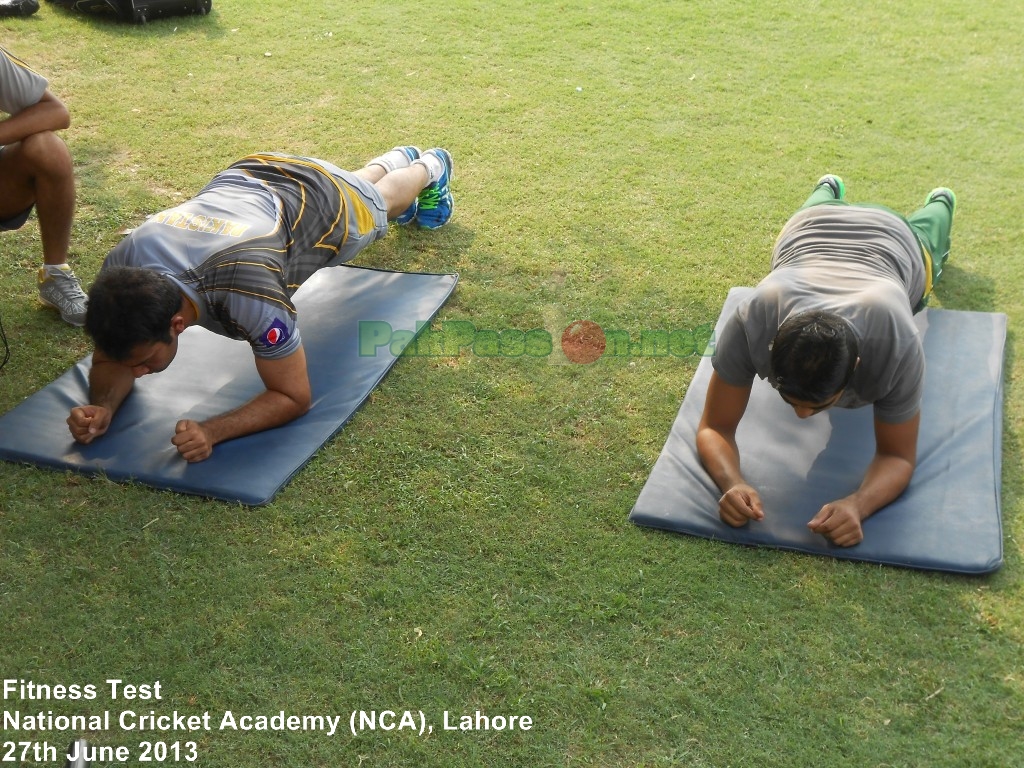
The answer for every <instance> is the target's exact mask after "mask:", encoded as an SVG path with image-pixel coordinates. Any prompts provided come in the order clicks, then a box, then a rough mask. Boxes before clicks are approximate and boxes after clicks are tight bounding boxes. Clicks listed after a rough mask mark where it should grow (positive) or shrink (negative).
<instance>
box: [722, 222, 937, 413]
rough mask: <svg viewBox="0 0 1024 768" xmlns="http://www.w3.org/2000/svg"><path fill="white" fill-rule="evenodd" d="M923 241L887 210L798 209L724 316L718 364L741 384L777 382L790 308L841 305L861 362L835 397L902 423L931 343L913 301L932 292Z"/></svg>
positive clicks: (917, 394)
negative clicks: (766, 264) (749, 286)
mask: <svg viewBox="0 0 1024 768" xmlns="http://www.w3.org/2000/svg"><path fill="white" fill-rule="evenodd" d="M924 274H925V273H924V262H923V254H922V252H921V248H920V245H919V244H918V243H917V240H916V237H915V236H914V234H913V232H912V231H911V230H910V227H909V226H908V225H907V224H906V222H905V221H904V220H903V219H902V218H901V217H900V216H898V215H897V214H895V213H893V212H891V211H888V210H886V209H883V208H876V207H868V206H853V205H820V206H814V207H812V208H807V209H804V210H802V211H800V212H799V213H797V214H796V215H795V216H794V217H793V218H792V219H790V221H789V222H788V223H787V224H786V226H785V227H784V228H783V230H782V233H781V234H780V235H779V238H778V240H777V242H776V244H775V250H774V253H773V257H772V271H771V272H770V273H769V274H768V276H767V277H765V278H764V280H762V281H761V282H760V283H759V284H758V285H757V287H756V288H755V289H754V291H753V292H752V294H751V295H750V296H748V297H747V298H746V299H745V300H744V301H743V302H742V303H741V305H740V306H739V307H737V309H736V311H735V312H734V313H733V314H732V315H731V316H730V317H728V318H727V319H726V321H725V324H724V327H723V329H722V333H721V334H720V336H719V337H718V339H717V340H716V348H715V355H714V358H713V360H712V363H713V365H714V368H715V370H716V371H717V372H718V375H719V376H721V377H722V379H724V380H725V381H726V382H727V383H729V384H732V385H733V386H749V385H750V384H751V383H752V382H753V379H754V376H759V377H760V378H762V379H767V380H768V381H769V382H771V383H774V381H773V377H772V372H771V365H770V355H771V350H770V349H769V345H770V344H771V341H772V339H774V338H775V334H776V333H777V331H778V329H779V326H780V325H782V323H784V322H785V321H786V320H787V319H788V318H789V317H790V316H792V315H795V314H798V313H800V312H806V311H810V310H824V311H829V312H834V313H835V314H837V315H839V316H840V317H843V318H844V319H846V320H847V321H848V322H849V323H850V324H851V325H852V326H853V329H854V332H855V333H856V335H857V340H858V344H859V347H860V364H859V365H858V367H857V370H856V371H855V372H854V375H853V379H852V380H851V382H850V384H849V386H847V388H846V390H845V392H844V393H843V395H842V397H841V398H840V400H839V401H838V402H837V403H836V405H837V406H838V407H840V408H859V407H861V406H864V405H869V404H870V405H873V406H874V413H875V416H876V418H878V419H879V420H880V421H884V422H887V423H900V422H903V421H906V420H907V419H910V418H912V417H913V416H914V414H915V413H917V411H918V409H919V407H920V402H921V392H922V389H923V385H924V369H925V363H924V349H923V347H922V345H921V339H920V335H919V333H918V331H917V326H916V325H915V324H914V320H913V310H912V307H913V306H915V305H916V304H917V303H918V302H919V301H920V299H921V295H922V294H923V292H924V280H925V277H924Z"/></svg>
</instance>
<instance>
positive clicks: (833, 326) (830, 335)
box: [771, 311, 859, 412]
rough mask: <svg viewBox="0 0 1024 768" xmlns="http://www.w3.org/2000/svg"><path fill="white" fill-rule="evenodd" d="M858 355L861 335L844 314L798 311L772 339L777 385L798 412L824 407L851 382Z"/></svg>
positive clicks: (773, 371) (772, 360)
mask: <svg viewBox="0 0 1024 768" xmlns="http://www.w3.org/2000/svg"><path fill="white" fill-rule="evenodd" d="M857 355H858V346H857V336H856V334H854V332H853V327H852V326H851V325H850V324H849V323H848V322H847V321H846V320H844V319H843V318H841V317H839V316H838V315H835V314H832V313H831V312H822V311H811V312H802V313H800V314H798V315H794V316H793V317H790V318H789V319H788V320H786V322H784V323H783V324H782V326H781V327H780V328H779V331H778V333H776V334H775V339H774V340H773V341H772V346H771V368H772V376H773V377H774V379H775V388H776V389H777V390H778V391H779V394H780V395H782V398H783V399H784V400H786V402H788V403H789V404H790V405H793V406H794V407H795V408H797V410H798V412H799V411H800V410H801V408H802V409H803V410H805V411H807V410H810V411H811V412H817V411H819V410H824V408H827V407H828V406H830V405H833V404H834V403H835V401H836V400H837V399H838V396H839V394H840V393H841V392H842V391H843V390H844V389H845V388H846V385H847V384H849V382H850V379H851V378H852V377H853V371H854V369H855V368H856V367H857V361H858V359H859V358H858V357H857Z"/></svg>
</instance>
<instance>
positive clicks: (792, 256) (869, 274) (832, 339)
mask: <svg viewBox="0 0 1024 768" xmlns="http://www.w3.org/2000/svg"><path fill="white" fill-rule="evenodd" d="M844 197H845V188H844V185H843V182H842V179H840V178H839V177H838V176H834V175H831V174H830V175H826V176H824V177H822V178H821V179H820V180H819V181H818V184H817V185H816V186H815V188H814V191H813V193H812V194H811V196H810V197H809V198H808V199H807V202H806V203H804V205H803V207H801V209H800V210H799V211H798V212H797V213H796V214H795V215H794V216H793V217H792V218H791V219H790V220H789V221H788V222H787V223H786V225H785V226H784V227H783V229H782V232H781V233H780V234H779V237H778V240H777V241H776V243H775V248H774V251H773V254H772V265H771V272H770V273H769V274H768V276H767V277H765V278H764V280H762V281H761V282H760V283H759V284H758V285H757V287H756V288H755V289H754V290H753V292H752V293H751V295H750V296H749V297H747V298H746V299H744V301H743V302H742V304H741V305H740V306H739V307H738V308H737V309H736V310H735V312H733V313H732V314H731V316H729V317H728V318H726V321H725V324H724V326H723V328H722V333H721V335H720V336H719V338H718V340H717V345H716V350H715V355H714V357H713V359H712V364H713V367H714V370H713V372H712V374H711V381H710V383H709V384H708V391H707V399H706V401H705V404H704V413H703V415H702V417H701V421H700V425H699V427H698V429H697V452H698V454H699V455H700V459H701V462H702V463H703V464H704V467H705V469H706V470H707V471H708V474H710V475H711V477H712V479H713V480H714V481H715V484H716V485H717V486H718V487H719V489H720V490H721V491H722V494H723V495H722V497H721V499H720V500H719V505H718V512H719V516H720V517H721V518H722V520H723V522H725V523H728V524H729V525H731V526H734V527H739V526H743V525H746V524H747V523H748V522H749V521H751V520H755V521H757V520H762V519H763V518H764V515H765V511H764V509H763V506H762V503H761V498H760V496H759V495H758V492H757V490H756V489H754V488H752V487H751V486H750V485H748V484H747V482H746V481H745V480H744V478H743V474H742V473H741V471H740V455H739V450H738V448H737V445H736V428H737V427H738V426H739V423H740V419H741V418H742V417H743V414H744V411H745V410H746V406H747V402H748V399H749V397H750V389H751V386H752V384H753V381H754V376H759V377H761V378H762V379H767V380H768V382H769V383H770V384H771V385H772V386H773V387H774V388H775V389H776V390H777V391H778V392H779V395H781V397H782V399H783V400H784V401H786V403H788V404H789V405H790V406H792V408H793V410H794V411H795V412H796V415H797V416H799V417H800V418H802V419H803V418H808V417H810V416H813V415H814V414H816V413H820V412H822V411H824V410H827V409H828V408H831V407H833V406H835V407H839V408H858V407H860V406H863V405H869V404H870V405H872V406H873V409H874V430H875V455H874V458H873V460H872V461H871V463H870V464H869V466H868V469H867V471H866V473H865V475H864V479H863V481H862V482H861V485H860V487H859V488H858V489H857V490H856V491H855V492H853V493H852V494H850V495H849V496H847V497H845V498H842V499H837V500H835V501H832V502H830V503H828V504H826V505H825V506H823V507H822V508H821V510H820V511H819V512H818V513H817V514H816V515H815V516H814V517H813V518H812V519H811V520H810V521H809V522H808V524H807V525H808V527H809V528H810V529H811V530H812V531H814V532H815V533H819V534H821V535H822V536H825V537H826V538H827V539H829V540H830V541H831V542H833V543H834V544H836V545H839V546H852V545H854V544H858V543H860V542H861V541H862V540H863V539H864V534H863V531H862V529H861V522H862V521H863V520H865V519H866V518H867V517H868V516H870V515H872V514H873V513H875V512H877V511H878V510H879V509H881V508H882V507H884V506H885V505H886V504H889V503H890V502H891V501H893V500H894V499H896V498H897V497H898V496H899V495H900V494H901V493H902V492H903V490H904V489H905V488H906V487H907V485H908V483H909V482H910V478H911V476H912V475H913V472H914V466H915V463H916V460H917V433H918V426H919V424H920V418H921V416H920V403H921V392H922V387H923V379H924V368H925V362H924V350H923V347H922V344H921V339H920V336H919V334H918V331H917V327H916V326H915V324H914V321H913V315H914V313H915V312H918V311H920V310H921V309H923V308H924V306H925V304H926V302H927V300H928V296H929V294H930V293H931V290H932V288H933V287H934V285H935V284H936V283H937V282H938V279H939V277H940V275H941V274H942V267H943V264H944V263H945V261H946V259H947V258H948V256H949V242H950V229H951V227H952V222H953V213H954V211H955V208H956V198H955V196H954V194H953V192H952V190H950V189H947V188H945V187H939V188H937V189H934V190H932V192H930V193H929V194H928V197H927V198H926V200H925V204H924V207H923V208H921V209H920V210H918V211H916V212H915V213H913V214H911V215H910V216H908V217H906V218H904V217H902V216H900V215H899V214H897V213H895V212H893V211H891V210H889V209H887V208H884V207H882V206H878V205H851V204H849V203H847V202H845V200H844Z"/></svg>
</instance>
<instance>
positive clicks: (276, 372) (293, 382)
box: [171, 347, 313, 461]
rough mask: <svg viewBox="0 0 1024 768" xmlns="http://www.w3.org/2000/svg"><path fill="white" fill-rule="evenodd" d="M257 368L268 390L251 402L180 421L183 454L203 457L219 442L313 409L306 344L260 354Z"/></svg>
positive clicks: (176, 438) (178, 429) (177, 443)
mask: <svg viewBox="0 0 1024 768" xmlns="http://www.w3.org/2000/svg"><path fill="white" fill-rule="evenodd" d="M256 370H257V372H258V373H259V375H260V378H261V379H262V380H263V385H264V386H265V387H266V390H265V391H264V392H261V393H260V394H259V395H257V396H256V397H254V398H253V399H252V400H250V401H249V402H248V403H246V404H245V405H242V406H240V407H238V408H235V409H234V410H232V411H229V412H227V413H223V414H221V415H219V416H214V417H213V418H210V419H207V420H206V421H203V422H196V421H192V420H191V419H183V420H181V421H179V422H178V424H177V426H176V427H175V435H174V437H173V438H172V440H171V442H172V443H174V445H175V446H176V447H177V449H178V453H180V454H181V455H182V457H183V458H185V459H186V460H187V461H202V460H204V459H207V458H209V456H210V454H211V453H212V452H213V447H214V446H215V445H217V443H222V442H224V441H225V440H231V439H232V438H235V437H241V436H242V435H249V434H252V433H254V432H261V431H263V430H265V429H271V428H272V427H279V426H281V425H282V424H287V423H288V422H289V421H292V420H294V419H297V418H298V417H299V416H301V415H302V414H304V413H305V412H306V411H308V410H309V407H310V404H311V403H312V399H313V396H312V392H311V389H310V385H309V373H308V371H307V370H306V353H305V351H304V350H303V349H302V347H299V348H298V349H297V350H296V351H295V352H293V353H292V354H290V355H288V357H284V358H280V359H276V360H267V359H264V358H259V357H257V358H256Z"/></svg>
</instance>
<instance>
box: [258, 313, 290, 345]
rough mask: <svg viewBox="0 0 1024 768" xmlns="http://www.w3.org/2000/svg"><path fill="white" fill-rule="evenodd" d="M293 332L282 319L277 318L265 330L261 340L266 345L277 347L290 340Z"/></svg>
mask: <svg viewBox="0 0 1024 768" xmlns="http://www.w3.org/2000/svg"><path fill="white" fill-rule="evenodd" d="M290 336H291V333H289V331H288V326H286V325H285V324H284V323H283V322H282V321H281V320H280V319H277V320H275V321H274V322H272V323H271V324H270V327H269V328H267V330H266V331H264V332H263V335H262V336H260V341H261V342H262V343H263V345H264V346H266V347H276V346H278V345H279V344H284V343H285V342H286V341H288V338H289V337H290Z"/></svg>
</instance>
